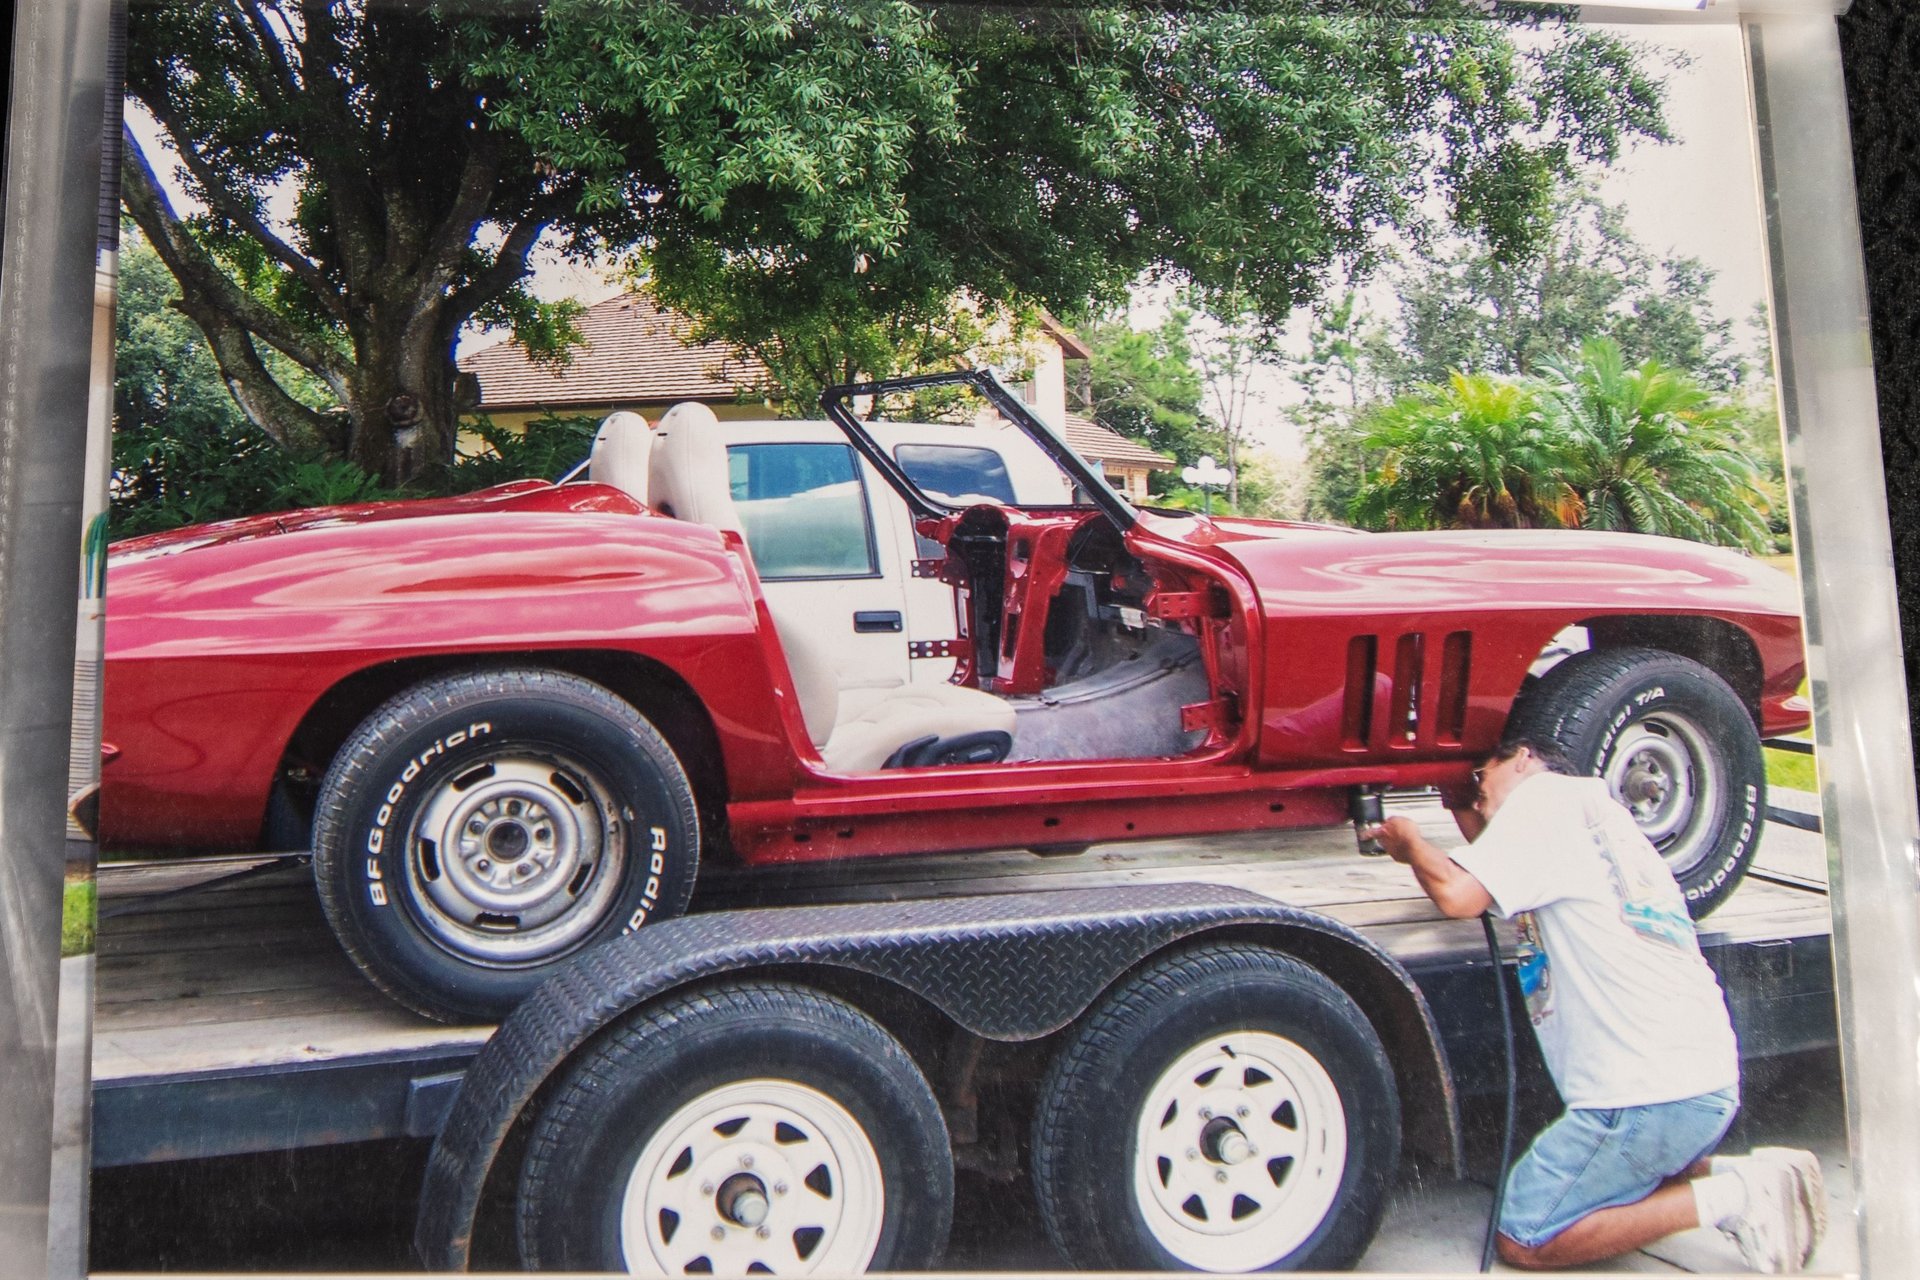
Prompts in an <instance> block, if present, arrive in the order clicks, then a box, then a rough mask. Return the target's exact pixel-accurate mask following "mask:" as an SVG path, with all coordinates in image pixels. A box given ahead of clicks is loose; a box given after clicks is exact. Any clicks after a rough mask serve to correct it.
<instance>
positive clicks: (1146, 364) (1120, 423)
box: [1081, 307, 1225, 505]
mask: <svg viewBox="0 0 1920 1280" xmlns="http://www.w3.org/2000/svg"><path fill="white" fill-rule="evenodd" d="M1192 322H1193V313H1192V312H1190V311H1188V310H1186V309H1185V308H1182V307H1175V308H1174V309H1173V310H1171V311H1170V312H1168V313H1167V318H1166V319H1165V320H1163V321H1161V322H1160V325H1159V327H1158V328H1154V329H1135V328H1134V327H1133V326H1132V325H1130V324H1128V323H1127V322H1126V320H1125V319H1124V318H1122V319H1117V320H1108V321H1105V322H1103V323H1099V324H1096V325H1094V326H1092V327H1091V328H1089V329H1083V330H1082V331H1081V337H1082V338H1083V339H1084V340H1085V341H1086V344H1087V346H1088V348H1089V349H1090V350H1091V351H1092V352H1093V358H1092V360H1090V361H1089V362H1088V370H1087V375H1088V380H1089V384H1090V388H1091V391H1092V403H1091V404H1090V405H1089V406H1088V408H1089V416H1091V417H1092V418H1093V420H1094V421H1095V422H1098V423H1099V424H1100V425H1101V426H1103V427H1106V428H1107V429H1108V430H1110V431H1116V432H1118V433H1119V434H1121V435H1123V436H1126V437H1127V438H1128V439H1130V440H1137V441H1139V442H1140V443H1141V444H1144V445H1146V446H1147V447H1148V448H1149V449H1153V450H1156V451H1158V452H1160V453H1164V454H1169V455H1171V456H1172V457H1173V459H1174V461H1176V462H1178V463H1179V464H1180V465H1181V466H1192V465H1193V464H1194V463H1195V462H1198V461H1199V460H1200V455H1201V454H1203V453H1215V454H1217V453H1220V452H1223V451H1224V449H1225V442H1224V441H1223V440H1222V439H1221V437H1220V434H1219V432H1218V431H1216V430H1214V429H1213V428H1212V426H1211V425H1210V424H1209V423H1207V422H1206V421H1205V419H1204V418H1203V417H1202V416H1201V410H1200V397H1201V391H1202V384H1201V381H1200V371H1199V368H1198V365H1197V361H1196V358H1195V356H1194V351H1193V339H1192V336H1191V333H1190V327H1191V325H1192ZM1167 474H1168V473H1163V472H1155V473H1154V475H1153V482H1154V483H1155V484H1156V485H1169V486H1170V483H1171V482H1169V481H1166V480H1165V478H1164V477H1165V476H1166V475H1167ZM1156 492H1160V490H1158V489H1157V490H1156ZM1167 494H1168V496H1169V497H1171V491H1170V488H1169V489H1168V491H1167ZM1174 505H1178V504H1174Z"/></svg>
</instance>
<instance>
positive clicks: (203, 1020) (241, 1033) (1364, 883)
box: [93, 797, 1836, 1168]
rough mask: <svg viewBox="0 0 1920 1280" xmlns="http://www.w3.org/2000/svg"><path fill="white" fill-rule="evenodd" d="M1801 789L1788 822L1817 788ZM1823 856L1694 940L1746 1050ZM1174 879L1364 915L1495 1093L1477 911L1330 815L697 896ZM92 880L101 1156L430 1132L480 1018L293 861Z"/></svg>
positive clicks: (128, 870) (856, 868) (1430, 816)
mask: <svg viewBox="0 0 1920 1280" xmlns="http://www.w3.org/2000/svg"><path fill="white" fill-rule="evenodd" d="M1798 799H1799V808H1800V809H1801V811H1802V813H1803V814H1804V812H1805V810H1806V808H1807V807H1809V806H1808V805H1807V801H1809V800H1810V799H1811V798H1810V797H1799V798H1798ZM1775 803H1776V805H1782V804H1784V805H1786V806H1788V807H1791V806H1793V805H1794V803H1795V800H1794V798H1792V797H1789V798H1787V799H1786V800H1785V801H1784V802H1783V801H1782V800H1781V799H1780V798H1778V797H1776V801H1775ZM1390 804H1391V806H1392V807H1393V808H1394V809H1395V811H1398V812H1403V813H1406V814H1408V816H1411V817H1413V818H1415V820H1416V821H1418V822H1419V823H1420V824H1421V826H1422V828H1423V830H1425V831H1426V833H1427V834H1428V835H1429V837H1430V838H1433V839H1435V840H1436V841H1439V842H1443V843H1444V842H1455V841H1457V839H1458V837H1457V835H1455V834H1454V832H1453V830H1452V823H1451V820H1450V818H1449V817H1448V815H1447V814H1446V813H1445V812H1444V810H1442V809H1440V808H1439V806H1438V805H1437V804H1436V803H1433V802H1432V801H1431V800H1421V799H1419V798H1416V797H1406V798H1400V797H1396V798H1394V799H1393V800H1392V801H1390ZM1800 825H1802V826H1804V825H1806V824H1805V823H1804V822H1803V823H1801V824H1800ZM1814 825H1817V824H1814ZM1825 868H1826V855H1825V851H1824V846H1823V843H1822V841H1821V839H1820V837H1819V836H1818V835H1817V834H1812V833H1810V832H1808V831H1806V830H1801V829H1796V827H1795V826H1793V825H1789V823H1787V822H1775V823H1772V824H1770V825H1769V827H1768V829H1767V833H1766V836H1765V838H1764V841H1763V843H1762V846H1761V849H1760V852H1759V855H1758V857H1757V859H1756V862H1755V865H1754V869H1753V871H1752V872H1751V873H1750V875H1749V877H1748V880H1747V882H1746V883H1745V884H1744V885H1743V886H1742V887H1741V889H1740V890H1739V891H1738V892H1737V893H1736V894H1735V895H1734V897H1733V898H1732V900H1731V901H1730V902H1728V903H1727V904H1726V905H1725V906H1723V907H1722V908H1721V909H1720V910H1719V911H1717V912H1715V913H1714V914H1713V915H1712V916H1711V917H1709V919H1708V920H1707V921H1705V922H1704V923H1703V926H1702V929H1701V942H1702V946H1703V948H1704V950H1705V952H1706V954H1707V957H1708V959H1709V961H1710V962H1711V963H1712V964H1713V965H1714V967H1715V968H1716V970H1717V971H1718V972H1719V973H1720V975H1721V978H1722V982H1723V985H1724V986H1725V987H1726V989H1727V992H1728V995H1729V1000H1730V1004H1731V1006H1732V1010H1733V1015H1734V1021H1735V1024H1736V1027H1737V1029H1738V1031H1739V1033H1740V1036H1741V1041H1742V1045H1743V1049H1744V1051H1745V1052H1746V1053H1747V1054H1749V1055H1750V1056H1773V1055H1780V1054H1787V1053H1793V1052H1799V1051H1803V1050H1807V1049H1813V1048H1819V1047H1823V1046H1827V1045H1831V1044H1833V1043H1835V1039H1836V1033H1835V1020H1834V1005H1833V970H1832V953H1831V947H1830V933H1831V922H1830V917H1829V913H1828V905H1827V894H1826V869H1825ZM1182 882H1195V883H1201V884H1208V885H1216V886H1222V887H1226V888H1231V889H1237V890H1245V891H1250V892H1252V893H1254V894H1258V895H1261V896H1263V897H1265V898H1270V899H1272V900H1274V901H1276V902H1280V903H1284V904H1288V905H1290V906H1293V907H1297V908H1302V909H1305V910H1308V911H1312V912H1317V913H1320V914H1322V915H1324V916H1326V917H1329V918H1331V919H1332V920H1335V921H1337V922H1339V923H1340V924H1343V925H1346V926H1348V927H1350V928H1352V929H1354V930H1356V931H1357V932H1358V933H1360V934H1361V935H1363V936H1364V937H1365V938H1366V939H1368V940H1369V941H1371V942H1372V943H1374V944H1376V945H1378V946H1379V947H1380V948H1381V949H1383V950H1384V951H1385V952H1387V953H1388V954H1390V955H1391V956H1392V957H1393V958H1394V959H1396V960H1397V961H1399V962H1400V964H1402V965H1404V966H1405V967H1406V969H1407V970H1408V971H1409V972H1410V973H1411V974H1412V975H1413V977H1414V979H1415V980H1416V982H1417V983H1418V984H1419V986H1420V988H1421V990H1422V992H1423V994H1424V995H1425V996H1426V998H1427V1000H1428V1002H1429V1004H1430V1006H1431V1007H1432V1009H1433V1014H1434V1020H1435V1022H1436V1023H1437V1024H1438V1026H1439V1029H1440V1032H1441V1035H1442V1037H1443V1040H1444V1043H1445V1047H1446V1050H1447V1057H1448V1059H1449V1062H1450V1064H1451V1067H1452V1071H1453V1078H1454V1085H1455V1087H1456V1088H1457V1089H1458V1090H1459V1091H1460V1092H1462V1093H1466V1094H1474V1093H1482V1092H1489V1091H1494V1090H1497V1089H1499V1088H1501V1087H1502V1083H1503V1081H1502V1074H1501V1068H1500V1065H1499V1063H1500V1060H1501V1055H1500V1053H1499V1051H1498V1036H1499V1032H1498V1023H1497V1021H1496V1019H1495V1018H1494V1016H1493V1013H1492V1010H1493V1007H1494V1006H1493V996H1492V992H1491V990H1490V984H1489V983H1488V982H1487V979H1486V971H1487V963H1488V962H1487V956H1486V951H1485V947H1484V941H1483V938H1482V934H1481V931H1480V929H1479V926H1478V925H1477V923H1476V922H1474V921H1470V920H1469V921H1456V920H1447V919H1444V918H1443V917H1441V916H1439V915H1438V913H1437V912H1436V911H1435V910H1434V909H1433V907H1432V906H1431V905H1430V904H1429V903H1428V902H1427V900H1426V899H1425V898H1424V897H1422V896H1421V895H1420V894H1419V893H1418V891H1417V889H1416V888H1415V887H1414V884H1413V880H1412V877H1411V876H1410V875H1409V874H1408V872H1407V871H1406V869H1405V868H1403V867H1400V866H1397V865H1395V864H1393V863H1392V862H1390V861H1389V860H1387V859H1385V858H1361V857H1358V856H1356V854H1355V853H1354V850H1353V843H1352V838H1351V836H1350V835H1348V834H1347V833H1345V832H1343V831H1324V830H1322V831H1291V832H1256V833H1246V834H1240V835H1233V836H1222V837H1212V838H1202V839H1187V840H1174V841H1151V842H1139V843H1132V844H1126V845H1108V846H1098V847H1095V848H1094V849H1091V850H1089V851H1087V852H1085V853H1081V854H1077V855H1069V856H1061V855H1052V856H1041V855H1037V854H1033V853H1028V852H1006V853H993V854H973V855H961V856H949V857H933V858H928V857H914V858H898V859H873V860H867V861H862V862H847V863H838V864H831V865H821V864H813V865H796V866H792V867H773V868H758V869H752V870H745V869H738V870H736V869H729V868H719V867H716V868H710V869H707V870H706V871H704V872H703V875H702V881H701V890H700V893H699V895H698V897H697V898H696V900H695V910H696V912H712V911H728V910H736V909H742V908H759V907H771V906H798V905H814V904H822V903H869V904H884V903H888V902H895V901H909V900H922V899H928V898H942V897H957V896H961V895H982V894H1008V893H1025V892H1031V891H1034V890H1075V889H1086V890H1093V889H1105V888H1112V887H1115V886H1126V885H1135V886H1140V885H1170V884H1176V883H1182ZM99 890H100V894H99V900H100V909H101V920H100V926H99V942H98V961H97V966H98V967H97V970H96V1006H95V1015H94V1032H93V1036H94V1040H93V1046H94V1047H93V1076H94V1086H93V1087H94V1111H93V1117H94V1118H93V1160H94V1164H95V1166H96V1167H102V1168H104V1167H111V1166H123V1165H132V1164H146V1163H154V1162H160V1161H168V1160H179V1159H189V1158H199V1157H209V1156H222V1155H234V1154H240V1153H245V1152H261V1151H274V1150H287V1149H294V1148H302V1147H313V1146H321V1145H326V1144H332V1143H345V1142H359V1141H368V1140H375V1139H389V1138H403V1137H413V1138H428V1137H432V1136H433V1135H434V1134H435V1133H437V1132H438V1131H439V1129H440V1127H441V1125H442V1123H443V1121H444V1119H445V1117H446V1116H447V1114H448V1111H449V1108H450V1106H451V1104H452V1102H453V1099H454V1096H455V1093H456V1091H457V1089H458V1086H459V1083H460V1080H461V1078H462V1074H463V1072H464V1071H465V1069H466V1067H467V1065H468V1063H469V1062H470V1060H471V1059H472V1058H473V1057H474V1055H475V1054H476V1053H477V1052H478V1051H479V1049H480V1048H481V1046H482V1045H483V1044H484V1043H485V1041H486V1040H487V1038H488V1036H489V1035H490V1034H491V1031H492V1028H490V1027H450V1026H442V1025H439V1024H435V1023H432V1022H428V1021H426V1020H424V1019H422V1018H419V1017H417V1016H416V1015H414V1014H412V1013H410V1012H408V1011H406V1010H404V1009H401V1008H399V1007H398V1006H396V1005H393V1004H391V1003H390V1002H388V1001H387V1000H386V999H385V998H384V997H382V996H381V995H380V994H379V993H378V992H376V991H375V990H374V989H373V988H372V987H371V986H369V985H368V984H367V983H366V982H365V981H364V980H363V979H362V978H361V977H360V976H359V975H358V973H357V972H356V971H355V970H354V969H353V967H352V966H351V965H350V964H349V963H348V961H347V960H346V958H345V956H344V955H342V954H341V952H340V949H339V945H338V943H337V942H336V941H335V940H334V938H333V935H332V934H331V932H330V931H329V930H328V928H327V926H326V922H325V921H324V919H323V918H322V916H321V914H320V909H319V906H318V903H317V901H316V899H315V896H314V893H313V890H312V885H311V879H310V874H309V872H308V870H307V868H306V867H305V865H304V864H303V862H302V861H301V860H300V859H297V858H294V859H289V858H284V857H283V858H261V857H228V858H197V859H187V860H174V861H167V862H142V863H118V864H108V865H105V866H103V867H102V868H101V869H100V875H99Z"/></svg>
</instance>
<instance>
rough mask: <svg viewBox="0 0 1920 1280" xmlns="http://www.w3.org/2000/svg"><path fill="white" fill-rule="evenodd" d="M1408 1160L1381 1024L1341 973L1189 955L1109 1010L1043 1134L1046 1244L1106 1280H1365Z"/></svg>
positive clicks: (1248, 955) (1057, 1082)
mask: <svg viewBox="0 0 1920 1280" xmlns="http://www.w3.org/2000/svg"><path fill="white" fill-rule="evenodd" d="M1399 1158H1400V1103H1399V1094H1398V1092H1397V1091H1396V1089H1395V1087H1394V1080H1393V1069H1392V1067H1391V1066H1390V1065H1389V1063H1388V1062H1387V1056H1386V1051H1385V1050H1384V1049H1383V1048H1382V1047H1381V1045H1380V1039H1379V1037H1378V1036H1377V1035H1376V1034H1375V1032H1374V1030H1373V1025H1372V1023H1370V1022H1369V1021H1368V1020H1367V1017H1366V1015H1365V1014H1364V1013H1363V1012H1361V1010H1360V1007H1359V1006H1358V1005H1356V1004H1355V1003H1354V1002H1353V1000H1352V998H1350V997H1349V996H1348V995H1347V994H1346V992H1344V991H1342V990H1341V989H1340V988H1339V987H1338V986H1336V985H1335V984H1334V983H1333V982H1332V980H1330V979H1329V978H1327V977H1326V976H1325V975H1324V974H1321V973H1320V972H1319V971H1317V970H1315V969H1312V968H1309V967H1308V966H1306V965H1304V964H1301V963H1300V962H1299V961H1297V960H1293V959H1291V958H1290V957H1287V956H1284V955H1281V954H1279V953H1278V952H1275V951H1272V950H1270V949H1268V948H1265V947H1260V946H1255V945H1251V944H1239V943H1229V944H1220V945H1214V946H1206V947H1200V948H1196V949H1193V950H1189V951H1185V952H1180V953H1176V954H1174V955H1171V956H1168V957H1165V958H1163V959H1161V960H1159V961H1156V962H1155V963H1154V964H1152V965H1151V966H1150V967H1149V968H1147V969H1146V970H1145V971H1143V972H1142V973H1140V974H1139V975H1137V976H1136V977H1134V978H1132V979H1129V980H1128V981H1127V982H1126V983H1125V984H1123V985H1122V986H1120V987H1118V988H1116V989H1115V990H1114V991H1112V992H1111V993H1109V994H1108V995H1107V996H1106V997H1105V998H1104V999H1103V1000H1102V1001H1101V1003H1100V1004H1099V1005H1098V1006H1097V1007H1096V1008H1095V1009H1094V1011H1093V1012H1092V1013H1091V1014H1089V1015H1088V1016H1087V1018H1086V1019H1085V1020H1084V1021H1083V1023H1082V1024H1081V1026H1080V1027H1079V1029H1078V1030H1077V1031H1075V1032H1074V1034H1073V1035H1072V1037H1071V1038H1070V1039H1069V1040H1068V1042H1067V1044H1066V1045H1065V1047H1064V1048H1063V1049H1062V1050H1061V1052H1060V1055H1059V1057H1058V1058H1057V1059H1056V1060H1055V1061H1054V1064H1053V1067H1052V1069H1051V1070H1050V1071H1049V1072H1048V1075H1047V1080H1046V1083H1045V1084H1044V1085H1043V1086H1042V1087H1041V1094H1040V1105H1039V1109H1038V1111H1037V1112H1036V1114H1035V1119H1034V1133H1033V1182H1034V1191H1035V1194H1036V1197H1037V1198H1038V1200H1039V1204H1040V1213H1041V1217H1042V1220H1043V1221H1044V1222H1045V1223H1046V1228H1047V1234H1048V1236H1049V1237H1051V1238H1052V1240H1053V1243H1054V1246H1055V1247H1056V1248H1058V1249H1059V1250H1060V1252H1061V1254H1062V1255H1063V1256H1065V1257H1066V1258H1067V1259H1069V1260H1070V1261H1071V1262H1072V1263H1073V1264H1074V1265H1075V1266H1079V1267H1083V1268H1086V1269H1089V1270H1101V1271H1138V1270H1161V1271H1176V1270H1199V1271H1225V1272H1245V1271H1294V1270H1334V1269H1338V1268H1342V1267H1347V1266H1351V1265H1352V1264H1353V1263H1354V1262H1356V1261H1358V1260H1359V1258H1360V1255H1361V1254H1362V1253H1364V1252H1365V1251H1366V1247H1367V1245H1368V1244H1369V1243H1370V1242H1371V1241H1372V1239H1373V1236H1374V1233H1375V1231H1377V1230H1378V1229H1379V1225H1380V1215H1381V1212H1382V1210H1383V1208H1384V1205H1385V1200H1386V1192H1387V1187H1388V1184H1389V1182H1390V1181H1391V1179H1392V1177H1393V1173H1394V1170H1395V1168H1396V1166H1397V1165H1398V1163H1399Z"/></svg>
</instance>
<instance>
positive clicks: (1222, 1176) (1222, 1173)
mask: <svg viewBox="0 0 1920 1280" xmlns="http://www.w3.org/2000/svg"><path fill="white" fill-rule="evenodd" d="M1213 1180H1214V1181H1215V1182H1225V1181H1226V1180H1227V1171H1226V1170H1225V1169H1220V1170H1216V1171H1215V1173H1214V1175H1213Z"/></svg>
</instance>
